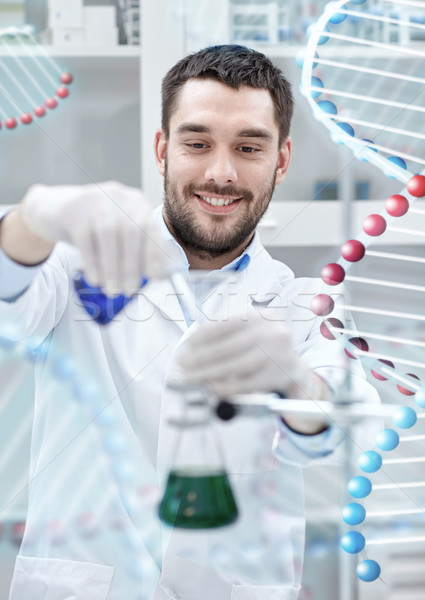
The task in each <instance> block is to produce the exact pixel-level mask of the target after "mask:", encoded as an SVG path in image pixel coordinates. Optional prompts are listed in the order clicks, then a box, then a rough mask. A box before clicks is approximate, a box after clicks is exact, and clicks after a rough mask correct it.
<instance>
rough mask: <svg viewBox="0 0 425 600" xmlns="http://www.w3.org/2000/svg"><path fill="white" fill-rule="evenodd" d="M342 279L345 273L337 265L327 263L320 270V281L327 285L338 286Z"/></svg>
mask: <svg viewBox="0 0 425 600" xmlns="http://www.w3.org/2000/svg"><path fill="white" fill-rule="evenodd" d="M344 278H345V271H344V269H343V267H341V265H339V264H338V263H329V264H328V265H326V266H325V267H323V269H322V280H323V281H324V282H325V283H326V284H327V285H338V283H341V282H342V281H344Z"/></svg>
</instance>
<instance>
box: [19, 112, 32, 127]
mask: <svg viewBox="0 0 425 600" xmlns="http://www.w3.org/2000/svg"><path fill="white" fill-rule="evenodd" d="M21 123H23V124H24V125H29V124H30V123H32V116H31V115H30V113H23V114H22V115H21Z"/></svg>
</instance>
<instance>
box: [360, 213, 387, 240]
mask: <svg viewBox="0 0 425 600" xmlns="http://www.w3.org/2000/svg"><path fill="white" fill-rule="evenodd" d="M386 228H387V222H386V221H385V219H384V217H381V215H369V216H368V217H366V219H365V220H364V221H363V231H364V232H365V233H367V234H368V235H371V236H374V237H376V236H378V235H382V234H383V233H384V231H385V230H386Z"/></svg>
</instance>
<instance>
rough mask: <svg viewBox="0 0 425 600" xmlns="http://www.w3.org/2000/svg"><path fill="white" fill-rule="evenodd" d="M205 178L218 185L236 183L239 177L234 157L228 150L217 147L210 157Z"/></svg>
mask: <svg viewBox="0 0 425 600" xmlns="http://www.w3.org/2000/svg"><path fill="white" fill-rule="evenodd" d="M205 179H206V180H207V181H214V182H215V183H217V184H218V185H225V184H229V183H236V181H237V179H238V175H237V170H236V165H235V160H234V157H232V155H231V153H230V152H228V151H227V150H219V149H216V150H215V151H214V152H213V153H212V154H210V155H209V157H208V165H207V168H206V170H205Z"/></svg>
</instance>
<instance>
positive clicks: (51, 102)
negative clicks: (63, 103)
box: [44, 98, 58, 108]
mask: <svg viewBox="0 0 425 600" xmlns="http://www.w3.org/2000/svg"><path fill="white" fill-rule="evenodd" d="M44 104H45V105H46V106H47V108H56V107H57V105H58V101H57V100H56V98H47V100H46V101H45V103H44Z"/></svg>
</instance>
